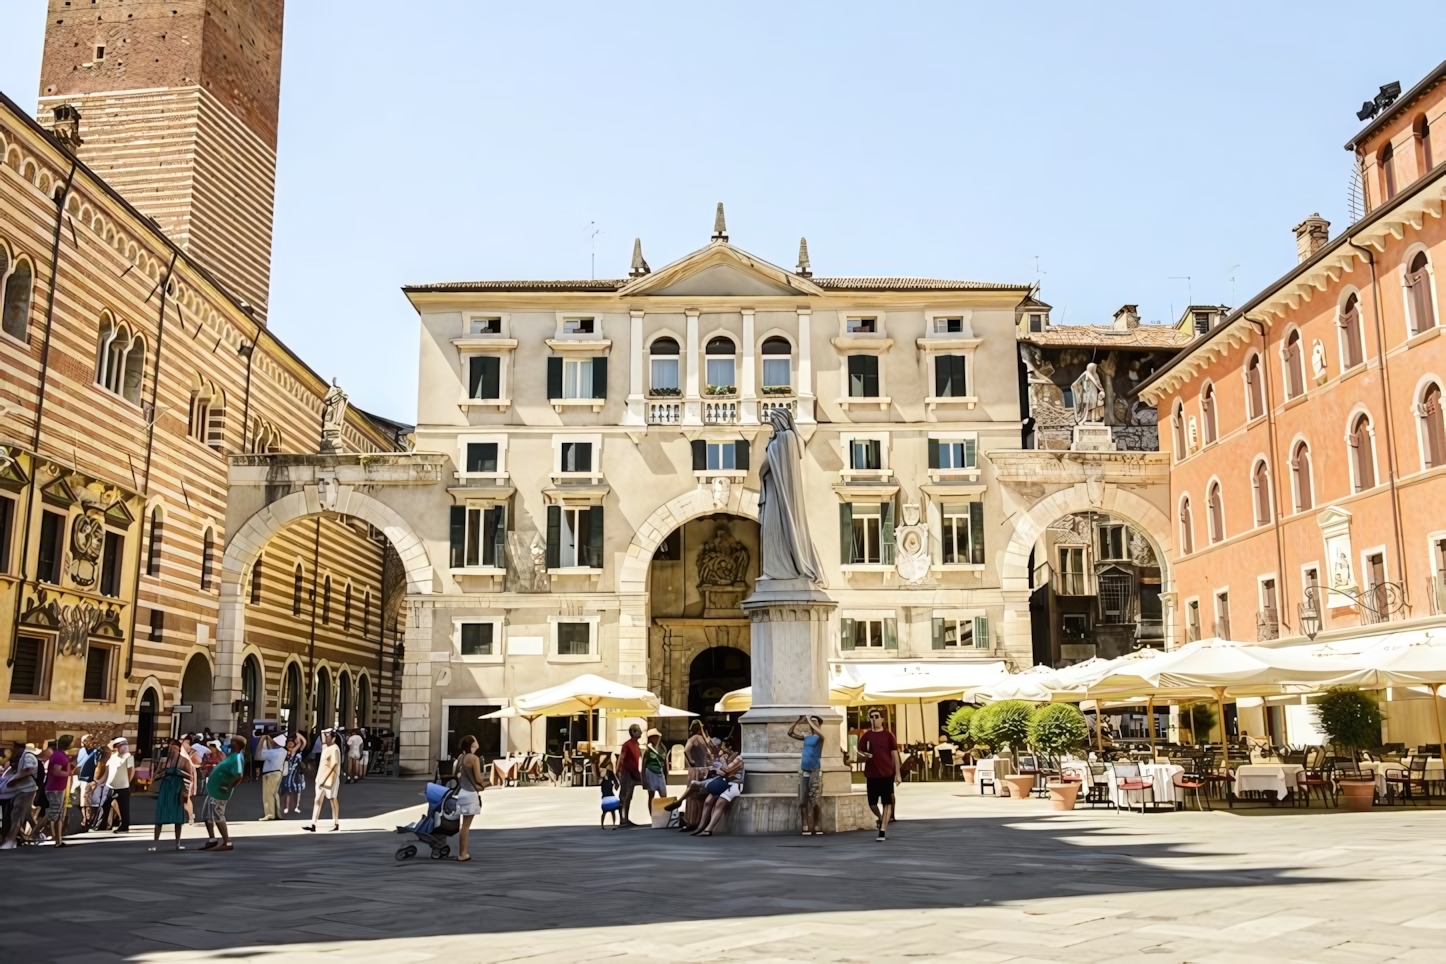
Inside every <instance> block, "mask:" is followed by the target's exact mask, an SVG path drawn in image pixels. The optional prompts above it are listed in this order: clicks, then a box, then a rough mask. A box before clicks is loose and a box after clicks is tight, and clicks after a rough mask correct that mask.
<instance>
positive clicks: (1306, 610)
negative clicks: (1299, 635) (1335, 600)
mask: <svg viewBox="0 0 1446 964" xmlns="http://www.w3.org/2000/svg"><path fill="white" fill-rule="evenodd" d="M1300 631H1301V632H1303V633H1305V635H1306V638H1308V639H1310V640H1312V641H1314V640H1315V638H1316V635H1317V634H1318V633H1319V632H1320V606H1318V605H1317V604H1316V600H1315V588H1314V587H1311V588H1309V589H1307V590H1306V591H1305V602H1303V603H1301V604H1300Z"/></svg>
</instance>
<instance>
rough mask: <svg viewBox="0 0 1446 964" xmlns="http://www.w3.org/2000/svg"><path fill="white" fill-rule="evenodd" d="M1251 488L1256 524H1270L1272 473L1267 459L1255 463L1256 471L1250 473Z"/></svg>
mask: <svg viewBox="0 0 1446 964" xmlns="http://www.w3.org/2000/svg"><path fill="white" fill-rule="evenodd" d="M1250 487H1251V490H1252V495H1253V496H1254V502H1255V524H1256V525H1258V526H1263V525H1266V524H1267V523H1269V522H1270V518H1271V511H1270V471H1269V470H1268V469H1267V468H1266V465H1265V459H1261V460H1259V461H1258V462H1256V463H1255V468H1254V470H1252V471H1251V473H1250Z"/></svg>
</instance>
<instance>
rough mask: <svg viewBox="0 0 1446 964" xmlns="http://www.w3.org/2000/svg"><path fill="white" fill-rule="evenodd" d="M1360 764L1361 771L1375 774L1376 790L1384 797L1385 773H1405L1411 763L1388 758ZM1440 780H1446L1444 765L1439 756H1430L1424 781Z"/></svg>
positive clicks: (1434, 781) (1436, 781) (1433, 781)
mask: <svg viewBox="0 0 1446 964" xmlns="http://www.w3.org/2000/svg"><path fill="white" fill-rule="evenodd" d="M1360 766H1361V772H1362V773H1370V774H1374V775H1375V778H1376V792H1377V793H1379V794H1380V795H1381V796H1383V797H1384V796H1385V795H1386V774H1387V773H1388V772H1390V773H1393V774H1399V773H1405V772H1406V771H1408V770H1410V768H1411V763H1410V761H1408V760H1402V761H1401V762H1399V763H1392V762H1391V761H1389V760H1385V761H1381V760H1373V761H1370V762H1367V763H1362V764H1361V765H1360ZM1442 781H1446V767H1443V765H1442V763H1441V760H1440V759H1439V758H1437V757H1431V758H1430V759H1429V760H1427V761H1426V782H1427V783H1440V782H1442Z"/></svg>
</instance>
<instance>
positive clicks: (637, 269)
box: [628, 238, 653, 278]
mask: <svg viewBox="0 0 1446 964" xmlns="http://www.w3.org/2000/svg"><path fill="white" fill-rule="evenodd" d="M652 272H653V269H652V268H649V267H648V263H647V262H646V261H644V260H643V239H642V238H633V266H632V268H630V269H629V270H628V277H629V278H641V277H642V276H643V275H645V274H652Z"/></svg>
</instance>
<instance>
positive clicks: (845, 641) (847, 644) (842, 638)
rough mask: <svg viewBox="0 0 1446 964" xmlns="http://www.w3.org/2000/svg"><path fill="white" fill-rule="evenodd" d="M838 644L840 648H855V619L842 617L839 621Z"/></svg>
mask: <svg viewBox="0 0 1446 964" xmlns="http://www.w3.org/2000/svg"><path fill="white" fill-rule="evenodd" d="M838 631H839V635H838V645H839V649H842V650H850V649H853V648H854V621H853V620H852V619H840V620H839V621H838Z"/></svg>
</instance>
